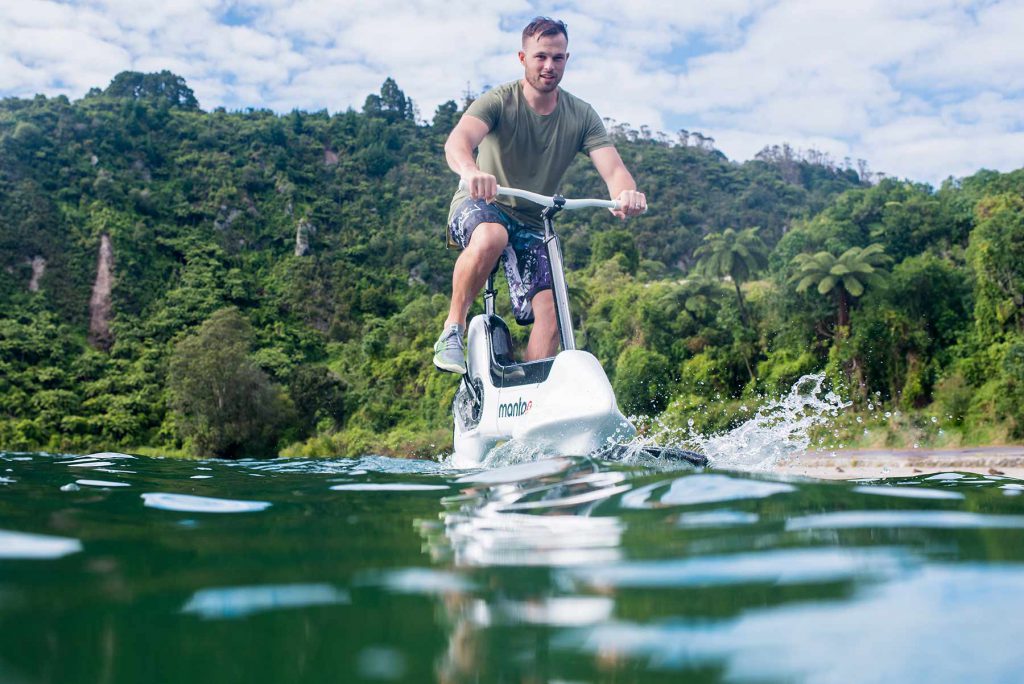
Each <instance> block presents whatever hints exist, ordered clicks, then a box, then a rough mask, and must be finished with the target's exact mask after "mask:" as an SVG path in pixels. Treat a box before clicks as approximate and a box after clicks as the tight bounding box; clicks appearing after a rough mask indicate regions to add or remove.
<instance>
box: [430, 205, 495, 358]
mask: <svg viewBox="0 0 1024 684" xmlns="http://www.w3.org/2000/svg"><path fill="white" fill-rule="evenodd" d="M506 244H508V232H507V231H506V230H505V226H503V225H501V224H500V223H480V224H479V225H477V226H476V228H474V229H473V232H472V234H471V235H470V238H469V244H467V245H466V248H465V249H463V250H462V253H461V254H459V258H458V259H456V260H455V269H454V270H453V271H452V302H451V306H450V307H449V309H448V320H447V321H445V324H444V330H443V331H442V332H441V337H439V338H438V340H437V342H436V343H435V344H434V365H435V366H437V367H438V368H439V369H440V370H443V371H448V372H449V373H465V372H466V354H465V346H464V345H463V343H462V335H463V333H465V331H466V314H468V313H469V306H470V305H471V304H472V303H473V300H474V299H476V296H477V294H479V292H480V288H482V287H483V286H484V283H485V282H487V276H489V275H490V274H491V271H492V270H494V265H495V264H496V263H498V258H499V257H501V253H502V251H503V250H504V249H505V245H506Z"/></svg>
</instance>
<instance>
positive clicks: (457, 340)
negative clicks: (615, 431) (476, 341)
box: [434, 323, 466, 375]
mask: <svg viewBox="0 0 1024 684" xmlns="http://www.w3.org/2000/svg"><path fill="white" fill-rule="evenodd" d="M461 327H462V326H460V325H458V324H457V323H452V324H451V325H449V326H447V327H446V328H445V329H444V332H442V333H441V337H439V338H437V343H436V344H434V365H435V366H437V367H438V369H440V370H443V371H448V372H449V373H458V374H460V375H465V374H466V347H465V345H463V344H462V330H461Z"/></svg>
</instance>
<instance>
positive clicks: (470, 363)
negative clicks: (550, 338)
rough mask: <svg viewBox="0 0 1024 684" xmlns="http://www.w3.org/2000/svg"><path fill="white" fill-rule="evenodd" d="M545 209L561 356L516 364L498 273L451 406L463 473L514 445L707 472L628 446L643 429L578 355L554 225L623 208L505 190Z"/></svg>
mask: <svg viewBox="0 0 1024 684" xmlns="http://www.w3.org/2000/svg"><path fill="white" fill-rule="evenodd" d="M498 194H499V195H507V196H511V197H519V198H522V199H526V200H529V201H531V202H534V203H536V204H539V205H541V206H543V207H545V209H544V210H543V212H542V214H541V217H542V218H543V221H544V245H545V248H546V250H547V255H548V261H549V263H550V265H551V282H552V294H553V296H554V303H555V311H556V316H557V323H558V333H559V339H560V341H561V347H562V350H561V351H560V352H558V353H557V354H556V355H555V356H554V357H551V358H547V359H540V360H537V361H528V362H517V361H516V360H515V358H514V356H513V350H512V336H511V334H510V333H509V329H508V326H507V325H505V322H504V321H503V320H502V319H501V318H500V317H499V316H498V315H497V314H495V311H494V299H495V294H496V292H495V290H494V273H493V272H492V273H491V275H490V277H488V279H487V285H486V286H485V288H484V313H483V314H481V315H478V316H474V317H473V319H472V321H470V324H469V333H468V343H467V348H468V352H467V356H468V358H467V364H466V367H467V372H466V374H465V375H463V376H462V380H461V382H460V384H459V389H458V392H457V393H456V395H455V400H454V402H453V404H452V413H453V415H454V421H455V454H454V459H453V463H454V465H456V466H459V467H473V466H476V465H479V464H480V463H481V462H482V461H483V460H484V458H485V457H486V456H487V454H488V452H490V450H491V449H493V448H494V447H495V446H497V445H499V444H500V443H502V442H506V441H509V440H515V441H517V442H520V443H523V444H528V445H530V446H533V447H536V448H539V449H542V450H544V451H552V452H555V453H557V454H560V455H569V456H595V457H597V458H602V459H610V460H615V459H621V458H623V457H624V456H625V455H628V454H632V453H636V452H643V453H645V454H647V455H649V456H654V457H662V458H670V459H678V460H682V461H686V462H688V463H690V464H693V465H696V466H704V465H706V463H707V459H706V458H705V457H704V456H702V455H700V454H696V453H694V452H692V451H686V450H683V449H678V448H675V447H660V446H652V445H638V444H635V443H634V444H629V443H628V442H629V440H632V439H634V437H635V436H636V427H635V426H634V425H633V424H632V423H631V422H630V421H629V420H628V419H627V418H626V417H625V416H624V415H622V412H621V411H619V406H618V403H617V402H616V400H615V393H614V392H613V391H612V386H611V383H610V382H609V381H608V376H607V375H606V374H605V372H604V369H603V368H602V367H601V364H600V363H599V362H598V360H597V358H595V357H594V355H593V354H590V353H588V352H585V351H582V350H579V349H577V348H576V339H575V336H574V334H573V327H572V318H571V315H570V312H569V295H568V289H567V288H566V284H565V272H564V270H563V265H562V252H561V247H560V245H559V241H558V237H557V236H556V235H555V231H554V226H553V220H554V217H555V215H556V214H558V212H560V211H562V210H563V209H583V208H588V207H601V208H606V209H618V208H619V205H618V202H616V201H614V200H599V199H566V198H564V197H562V196H560V195H555V196H554V197H547V196H544V195H538V194H536V193H533V192H528V191H526V190H517V189H515V188H503V187H499V188H498Z"/></svg>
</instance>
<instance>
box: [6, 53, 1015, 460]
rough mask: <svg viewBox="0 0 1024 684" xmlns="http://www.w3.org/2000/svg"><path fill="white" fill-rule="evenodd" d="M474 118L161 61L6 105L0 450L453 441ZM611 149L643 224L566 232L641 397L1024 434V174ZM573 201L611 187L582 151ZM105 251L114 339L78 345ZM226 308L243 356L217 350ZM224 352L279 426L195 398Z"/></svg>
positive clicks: (396, 92) (610, 348)
mask: <svg viewBox="0 0 1024 684" xmlns="http://www.w3.org/2000/svg"><path fill="white" fill-rule="evenodd" d="M459 114H460V112H459V106H458V105H456V103H455V101H450V102H447V103H445V104H443V105H441V106H439V107H438V108H437V110H436V111H435V112H434V116H433V119H432V121H431V123H430V124H429V125H427V124H426V123H424V122H420V121H418V118H419V115H418V113H417V111H416V107H415V104H414V103H413V102H412V101H411V100H410V99H409V98H408V97H407V96H406V95H405V94H404V92H402V90H401V89H400V88H399V87H398V84H397V83H395V81H394V80H393V79H390V78H389V79H387V80H386V81H385V82H384V83H383V84H382V86H381V88H380V91H379V92H378V93H375V94H373V95H371V96H369V97H368V98H367V102H366V106H365V107H364V110H363V111H362V112H356V111H351V110H350V111H345V112H338V113H335V114H328V113H327V112H324V111H321V112H300V111H294V112H290V113H287V114H283V115H279V114H275V113H273V112H270V111H267V110H258V109H249V110H246V111H237V112H227V111H225V110H223V109H218V110H215V111H212V112H202V111H200V110H199V108H198V103H196V102H195V98H194V94H193V93H192V91H191V90H190V89H189V88H188V86H187V85H186V84H185V82H184V80H183V79H181V78H180V77H178V76H175V75H174V74H170V73H167V72H162V73H159V74H139V73H134V72H125V73H123V74H119V75H118V76H116V77H115V78H114V79H113V81H112V82H111V84H110V86H109V87H108V88H106V89H105V90H93V91H91V92H90V93H89V95H87V96H86V97H85V98H83V99H81V100H79V101H76V102H70V101H69V100H68V99H67V98H63V97H56V98H46V97H42V96H39V97H36V98H32V99H24V100H23V99H15V98H8V99H5V100H3V101H0V304H2V307H0V447H2V448H24V449H52V450H63V451H75V450H81V451H85V450H102V449H115V448H116V449H123V450H131V449H133V448H141V447H150V448H157V449H161V450H165V451H167V452H173V453H180V452H181V450H182V447H183V446H184V444H183V442H188V446H189V447H190V448H194V447H196V446H197V445H201V448H202V449H203V450H204V451H205V452H206V453H214V452H215V451H219V452H220V453H223V454H238V453H243V452H244V453H267V454H270V453H274V451H275V450H276V449H277V448H278V447H279V446H281V445H284V444H286V443H290V444H291V446H289V447H288V448H287V449H286V451H287V453H293V454H307V455H328V454H350V455H356V454H359V453H365V452H367V451H380V452H387V453H396V454H414V453H415V454H436V453H438V452H439V451H442V450H443V449H444V448H446V446H447V445H448V440H449V439H450V415H449V406H450V402H451V398H452V395H453V393H454V391H455V383H454V382H453V381H452V378H451V377H450V376H447V375H442V374H438V373H436V372H434V371H433V369H432V367H431V366H430V363H429V349H430V347H431V345H432V343H433V340H434V337H435V336H436V334H437V331H438V329H439V328H440V325H441V323H442V321H443V319H444V316H445V311H446V309H447V295H448V292H449V288H450V282H451V280H450V279H451V267H452V263H453V261H454V257H455V255H454V254H453V253H451V252H448V251H446V250H445V249H443V248H442V247H441V245H442V244H443V243H442V237H441V236H442V229H443V226H444V223H445V220H446V217H447V212H448V202H449V200H450V196H451V190H452V189H453V188H454V176H452V175H451V173H450V171H449V170H448V169H447V167H446V165H445V163H444V158H443V153H442V145H443V142H444V139H445V136H446V135H447V133H448V132H449V131H450V130H451V128H452V127H453V126H454V125H455V123H456V122H457V121H458V117H459ZM611 133H612V135H613V137H614V139H615V141H616V144H617V147H618V149H619V152H620V154H621V155H622V157H623V159H624V160H625V161H626V164H627V166H628V167H629V168H630V170H631V171H632V172H633V175H634V176H635V177H636V178H637V181H638V184H639V186H640V188H641V189H642V190H644V191H645V192H646V193H647V194H648V197H650V198H652V201H651V204H650V211H649V212H648V213H646V214H644V215H643V216H640V217H636V218H635V219H632V220H630V221H629V222H628V223H626V224H621V223H617V222H616V221H615V219H614V218H613V217H611V216H610V215H609V214H608V213H607V212H565V213H563V214H562V215H560V217H559V223H558V228H559V234H560V237H561V238H562V240H563V245H564V249H565V257H566V261H567V266H568V271H569V273H568V278H569V283H570V293H571V294H570V296H571V299H572V304H573V312H574V314H575V316H576V317H577V319H578V325H577V329H578V331H579V341H580V344H581V346H584V347H585V348H587V349H589V350H590V351H592V352H593V353H594V354H595V355H596V356H597V357H598V358H599V360H600V361H601V362H602V364H603V365H604V366H605V368H606V369H607V370H608V372H609V375H610V377H611V378H612V379H613V382H614V383H615V386H616V388H617V389H618V390H619V391H620V394H621V396H620V400H621V401H622V402H623V405H628V406H629V407H630V410H635V411H638V412H643V413H652V412H657V411H659V410H664V411H665V416H666V417H668V418H671V420H674V421H677V422H679V424H680V425H687V421H688V420H689V417H690V416H695V417H696V423H695V424H696V425H698V426H699V427H701V428H702V429H707V430H711V429H715V430H718V429H724V427H725V426H727V425H730V424H733V423H734V422H735V421H737V420H740V419H742V417H743V411H742V410H741V408H740V407H742V406H745V405H748V404H750V405H752V404H753V401H754V400H755V399H756V397H755V396H754V395H755V393H756V392H766V393H769V394H773V393H778V392H782V391H784V390H786V389H788V386H789V385H790V384H791V383H792V382H794V381H795V380H796V379H797V378H798V377H799V376H800V375H802V374H805V373H807V372H813V371H822V370H823V369H824V370H826V371H827V372H829V373H830V374H831V375H832V377H833V378H834V379H835V380H836V381H837V382H838V381H848V382H849V385H850V386H851V391H852V392H853V393H854V394H855V395H856V396H859V397H861V398H863V397H867V396H871V397H879V398H881V399H882V400H883V401H888V402H892V403H893V404H894V405H895V406H900V407H902V408H903V409H904V410H905V411H925V410H934V411H935V412H936V413H940V412H942V411H945V412H946V413H948V414H950V415H954V414H955V415H957V416H962V420H963V425H962V426H961V428H962V430H963V431H964V432H963V434H965V435H969V434H974V435H982V434H985V435H994V434H1004V435H1010V434H1019V432H1020V428H1019V426H1020V425H1022V424H1024V419H1021V417H1020V415H1019V410H1018V409H1015V407H1019V406H1020V405H1024V402H1022V401H1021V394H1020V391H1021V390H1020V387H1021V379H1020V374H1019V372H1018V371H1019V369H1018V364H1017V361H1016V359H1017V358H1018V356H1019V354H1018V352H1017V351H1013V350H1016V349H1017V347H1016V346H1015V345H1017V344H1018V343H1019V340H1020V339H1021V336H1022V334H1024V331H1022V328H1021V326H1022V325H1024V312H1022V311H1021V308H1022V305H1024V300H1022V293H1024V285H1022V283H1024V272H1022V271H1021V264H1022V263H1024V250H1022V248H1021V244H1020V243H1021V237H1020V236H1021V235H1024V199H1022V197H1024V170H1022V171H1015V172H1012V173H1008V174H1000V173H996V172H989V171H983V172H979V173H978V174H975V175H974V176H972V177H970V178H965V179H962V180H958V181H950V182H947V183H946V184H944V185H943V187H942V188H940V189H939V190H938V191H933V190H932V189H931V188H929V187H927V186H923V185H920V184H913V183H906V182H902V181H897V180H893V179H886V180H882V181H880V182H878V183H877V184H876V185H868V184H867V183H865V182H864V181H865V178H864V177H862V175H858V173H856V172H854V171H852V170H851V169H849V168H845V169H844V168H836V167H835V166H834V165H832V164H830V163H828V162H827V160H821V159H815V158H814V157H813V156H808V157H804V158H801V157H800V156H798V155H795V154H794V153H793V151H792V150H791V149H790V148H787V147H786V146H781V147H771V148H766V149H765V150H764V151H763V152H762V153H761V154H759V155H758V158H757V159H755V160H754V161H750V162H745V163H742V164H739V163H734V162H730V161H729V160H728V159H726V158H725V157H724V155H722V154H721V153H719V152H717V151H715V150H714V149H713V147H712V146H711V145H710V143H709V142H708V139H706V138H704V137H703V136H697V135H689V134H686V135H682V134H681V136H680V139H679V142H678V143H672V144H670V143H669V142H668V141H667V139H666V138H665V137H664V136H656V135H652V134H651V133H650V131H645V130H641V131H639V132H638V131H632V130H630V129H629V128H628V126H624V125H613V126H612V127H611ZM560 190H561V192H562V193H563V194H565V195H566V196H577V197H579V196H601V195H603V194H604V193H605V191H606V188H605V186H604V183H603V182H602V180H601V179H600V177H599V175H598V174H597V173H596V171H595V170H594V169H593V166H592V164H591V163H590V162H589V160H588V159H586V158H585V157H584V156H582V155H581V156H580V157H579V158H578V159H577V160H576V161H575V162H574V163H573V164H572V166H571V167H570V169H569V170H568V172H567V173H566V176H565V179H564V182H563V184H562V187H561V188H560ZM103 235H107V236H109V237H110V240H111V244H112V245H113V251H114V284H113V291H112V293H111V296H112V305H113V320H112V321H111V323H110V326H111V331H112V337H113V342H112V346H111V347H110V349H109V350H105V351H101V350H97V349H93V348H91V347H90V346H89V344H88V342H87V340H88V339H89V337H88V331H89V321H90V309H89V303H90V294H91V290H92V286H93V283H94V279H95V275H96V264H97V255H98V250H99V243H100V240H101V236H103ZM822 254H824V255H826V256H822ZM835 255H839V256H835ZM890 260H891V263H892V265H893V267H892V269H891V270H892V272H891V275H889V276H888V277H886V278H884V279H883V278H882V275H883V274H885V273H886V271H887V270H888V266H889V261H890ZM826 262H827V263H826ZM695 264H697V265H698V268H694V265H695ZM725 276H728V277H729V278H730V279H731V283H729V282H723V281H722V280H721V279H722V278H724V277H725ZM810 276H813V277H811V278H810V280H808V277H810ZM755 277H757V278H761V280H753V278H755ZM819 292H825V293H826V295H828V296H822V295H821V294H819ZM844 299H845V306H844ZM225 309H228V310H231V309H234V310H235V311H236V314H235V316H236V320H235V323H234V324H232V325H226V324H225V323H224V320H225V319H224V317H226V316H227V317H228V318H230V316H229V315H228V314H226V313H224V312H223V310H225ZM213 320H216V321H219V322H220V323H218V325H221V324H224V325H226V330H227V332H226V333H225V334H228V333H230V334H229V335H228V338H226V339H227V340H228V341H227V342H225V341H224V340H220V341H218V342H217V343H216V344H214V341H213V338H212V337H210V344H209V345H208V347H202V345H199V343H197V342H195V340H197V339H200V338H201V337H202V338H203V339H206V338H207V337H209V336H210V334H211V333H209V329H210V326H212V325H213V323H211V322H210V321H213ZM238 321H242V322H241V323H239V322H238ZM244 321H249V322H250V323H251V329H250V330H248V331H247V329H246V325H245V323H244ZM514 327H515V326H514ZM513 334H514V337H515V339H516V340H517V341H518V342H520V343H522V341H523V340H524V339H525V337H526V331H524V330H521V329H518V328H516V329H515V330H513ZM204 336H205V337H204ZM189 340H192V342H191V343H188V341H189ZM232 340H233V341H232ZM228 342H230V343H228ZM182 345H183V346H182ZM520 346H521V345H520ZM201 347H202V348H201ZM218 355H220V356H223V357H224V358H226V359H230V360H231V363H230V364H227V365H228V366H230V367H231V368H233V369H234V370H235V372H237V373H239V376H240V380H239V382H240V383H242V384H245V383H249V385H250V389H251V392H253V393H254V394H253V397H252V398H253V400H254V401H255V402H256V405H258V408H253V409H248V410H249V411H250V412H251V411H263V412H265V418H264V420H263V421H262V425H260V426H255V425H253V424H249V425H244V424H243V423H244V420H243V419H241V418H239V417H238V416H237V415H235V416H231V415H227V414H215V413H214V412H213V411H212V409H210V408H209V406H210V405H209V404H206V405H202V400H203V398H204V397H207V398H208V395H205V394H204V389H203V387H201V386H196V387H195V388H194V392H195V394H194V396H193V395H192V394H191V393H192V392H193V389H187V390H186V389H183V387H182V385H181V383H182V382H184V381H183V380H182V378H181V377H180V375H179V374H178V373H177V372H176V370H180V369H181V364H182V363H184V362H183V361H182V359H192V360H193V361H194V362H195V363H194V364H193V365H195V367H197V368H198V367H202V364H201V363H200V362H201V361H203V360H204V359H205V362H209V361H210V359H213V358H220V357H219V356H218ZM190 363H192V361H190ZM175 364H178V365H175ZM192 379H193V380H195V379H196V378H195V377H193V378H192ZM175 383H178V384H177V385H176V384H175ZM207 384H208V383H207ZM172 387H175V388H176V389H175V391H174V392H171V391H170V390H171V388H172ZM169 397H173V398H174V402H175V403H171V404H169V403H168V402H169ZM933 400H934V402H935V403H934V404H933V407H934V408H932V409H929V408H928V406H927V405H928V402H930V401H933ZM1014 402H1016V403H1014ZM201 406H205V408H201ZM1015 410H1016V411H1017V412H1015ZM204 411H205V413H204ZM204 415H205V416H206V418H202V416H204ZM210 416H215V417H214V418H212V419H211V418H210ZM204 420H205V421H206V422H203V421H204ZM983 428H984V429H983ZM958 429H960V428H958ZM431 444H433V445H434V446H433V447H430V445H431Z"/></svg>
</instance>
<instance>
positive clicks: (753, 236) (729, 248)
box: [693, 227, 768, 325]
mask: <svg viewBox="0 0 1024 684" xmlns="http://www.w3.org/2000/svg"><path fill="white" fill-rule="evenodd" d="M757 231H758V228H756V227H755V228H744V229H743V230H740V231H737V230H734V229H733V228H726V229H725V230H724V231H722V232H721V233H709V234H708V235H705V236H704V244H702V245H701V246H700V247H698V248H697V251H695V252H694V253H693V254H694V256H696V257H698V259H699V261H698V262H697V269H696V270H697V271H698V272H699V273H703V274H704V275H707V276H710V277H712V278H724V277H725V276H729V277H730V278H731V279H732V284H733V287H734V288H735V289H736V301H737V302H738V303H739V307H740V318H741V319H742V320H743V324H744V325H749V324H750V319H749V318H748V316H747V307H746V305H745V304H744V302H743V292H742V291H741V290H740V285H741V284H742V283H743V282H744V281H746V280H750V277H751V276H752V275H754V274H755V273H757V272H758V271H760V270H761V269H763V268H765V267H767V266H768V247H766V246H765V244H764V241H762V240H761V238H760V237H758V235H757Z"/></svg>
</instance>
